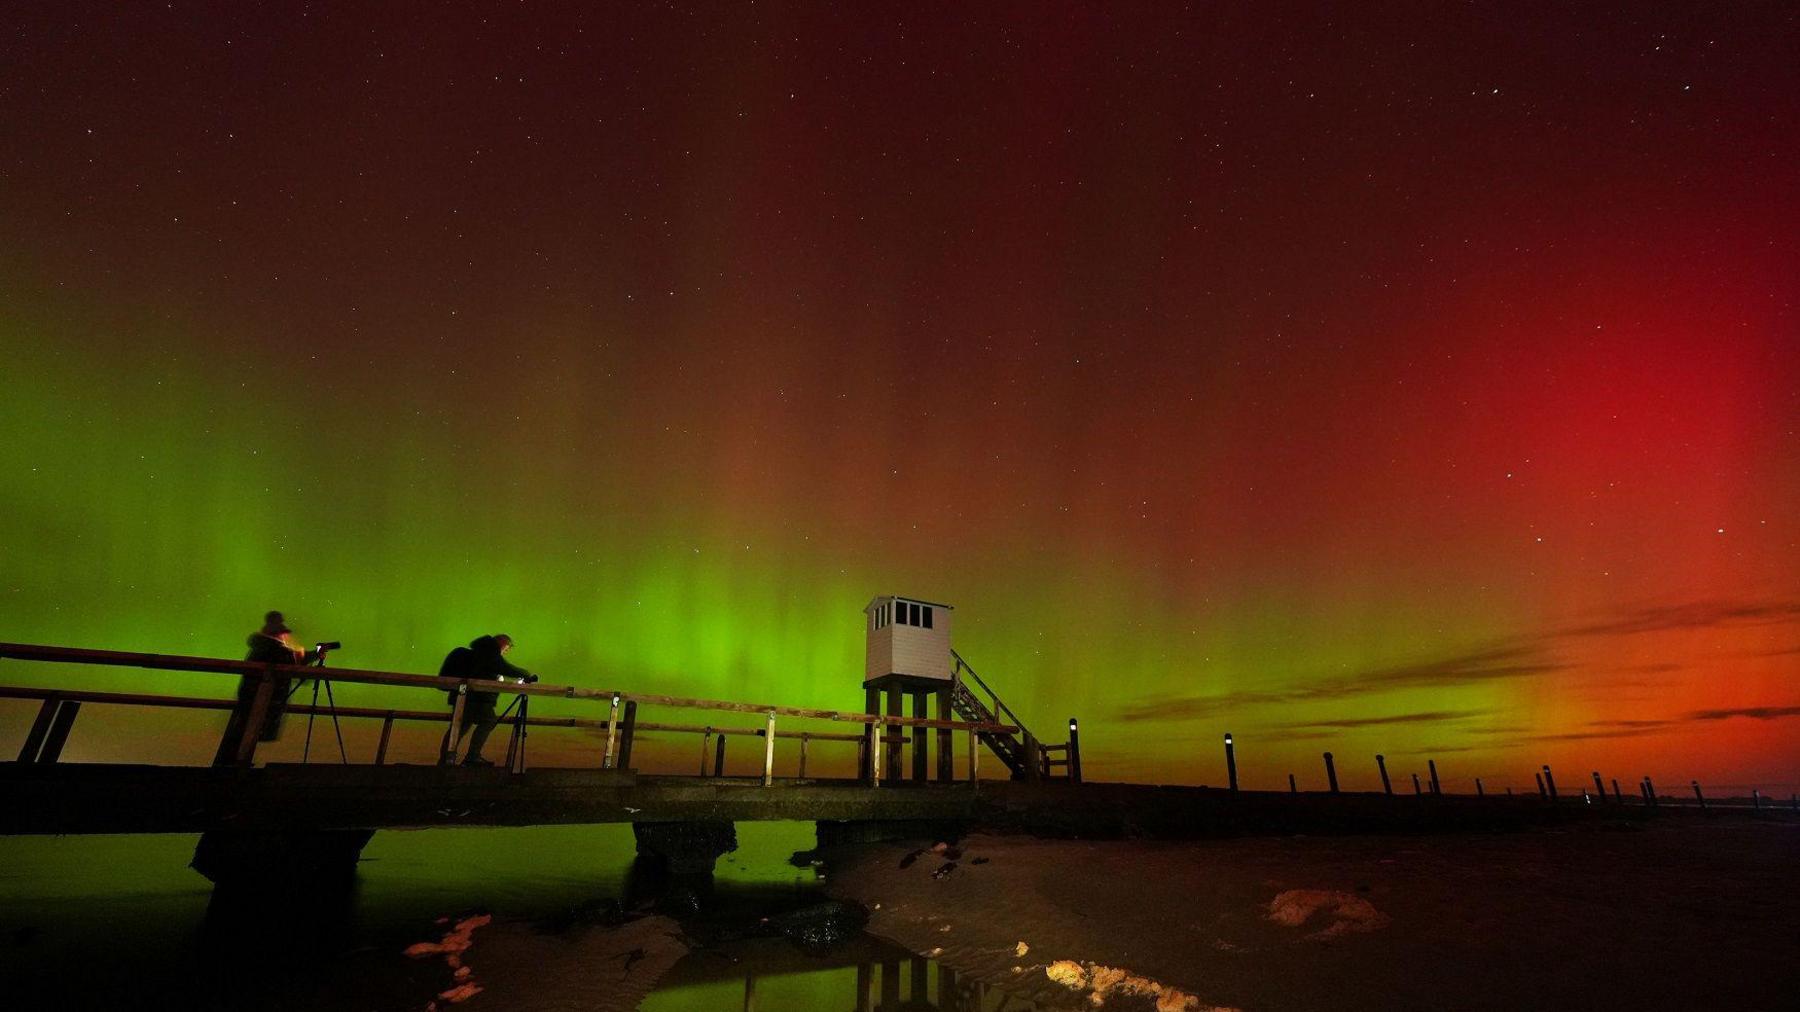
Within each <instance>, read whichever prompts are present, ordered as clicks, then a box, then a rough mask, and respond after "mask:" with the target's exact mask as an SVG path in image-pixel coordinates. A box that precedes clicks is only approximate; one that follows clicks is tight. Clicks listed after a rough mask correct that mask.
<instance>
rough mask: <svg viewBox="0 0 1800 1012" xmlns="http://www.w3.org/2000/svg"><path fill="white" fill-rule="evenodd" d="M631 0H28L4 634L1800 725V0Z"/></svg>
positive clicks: (1155, 710)
mask: <svg viewBox="0 0 1800 1012" xmlns="http://www.w3.org/2000/svg"><path fill="white" fill-rule="evenodd" d="M602 7H603V8H604V9H588V8H586V7H585V6H583V5H570V6H566V7H565V6H558V5H516V4H496V5H491V6H485V5H477V6H470V7H464V8H458V9H456V10H455V11H454V12H450V11H446V10H444V9H441V8H439V7H437V6H436V5H406V4H383V5H375V6H374V7H373V8H371V7H370V6H369V5H358V4H337V3H322V4H305V5H291V6H290V5H266V6H258V5H245V4H226V3H218V4H184V3H177V4H174V5H170V6H167V7H165V6H161V5H158V6H156V7H154V8H151V7H133V8H131V9H129V10H119V9H116V5H113V4H87V3H64V4H57V5H53V6H44V7H38V8H33V9H31V10H15V11H12V12H9V13H7V14H5V15H3V16H0V20H3V22H4V28H5V32H4V35H3V36H0V136H3V137H5V138H7V143H6V144H5V145H4V148H5V151H4V153H0V223H3V225H4V227H3V228H0V363H3V366H0V369H3V375H4V378H5V393H4V396H3V397H0V640H11V641H23V642H40V643H52V644H60V645H71V646H89V647H100V648H110V649H131V650H150V651H162V652H173V653H198V654H207V655H219V656H238V655H239V654H240V653H241V644H242V641H243V637H244V636H245V635H246V634H248V633H249V632H250V631H251V630H252V629H253V628H254V627H255V626H256V624H257V621H258V619H259V617H260V615H261V614H262V612H263V611H264V610H266V609H269V608H280V609H282V610H284V611H285V612H287V614H288V615H289V617H290V619H291V620H292V621H293V623H294V625H295V628H296V630H297V631H298V632H299V634H300V635H301V636H302V637H304V638H307V639H309V640H310V639H315V638H328V639H339V640H342V641H344V642H345V643H346V650H345V651H344V653H343V655H342V658H341V659H342V661H343V663H345V664H346V665H354V666H357V667H366V668H390V669H395V670H405V671H419V672H429V671H435V669H436V665H437V662H438V660H439V658H441V657H442V655H443V653H444V651H445V650H447V649H448V648H449V647H451V646H453V645H456V644H457V643H460V642H465V641H467V640H468V639H469V638H470V637H472V636H474V635H476V634H478V633H484V632H496V631H501V630H504V631H506V632H509V633H511V634H512V635H513V636H514V637H515V638H516V639H517V641H518V643H519V646H518V649H517V651H516V653H515V655H514V658H515V659H516V660H517V661H518V662H519V663H521V664H523V665H524V666H526V667H528V668H531V669H532V670H534V671H537V672H538V673H540V674H541V675H542V676H543V677H544V678H545V679H546V680H547V681H552V682H570V683H574V684H578V685H586V686H594V687H619V688H626V689H637V690H640V691H646V692H665V693H674V694H689V695H703V696H709V697H715V698H728V699H746V700H754V701H766V702H783V703H791V704H795V705H812V706H826V707H836V708H855V707H857V706H859V705H860V686H859V682H860V668H861V656H862V654H861V650H862V645H861V642H860V637H861V635H862V631H861V626H860V614H861V611H860V610H861V608H862V606H863V604H864V603H866V602H867V600H868V599H869V598H870V597H871V596H873V595H875V594H878V593H901V594H907V595H918V596H920V597H923V598H926V599H930V600H938V601H945V602H949V603H951V604H953V605H955V606H956V607H957V609H958V610H957V625H956V635H957V645H958V649H959V650H960V651H961V652H962V653H963V655H964V656H965V657H967V658H968V659H969V661H970V662H971V663H973V664H974V665H975V666H976V667H977V668H978V669H980V670H981V672H982V673H983V674H984V675H985V676H989V677H990V680H991V681H993V682H994V683H995V685H996V687H997V688H998V689H1000V691H1001V692H1002V693H1003V694H1005V695H1006V697H1007V698H1008V701H1009V702H1011V703H1012V705H1013V706H1014V708H1015V709H1017V710H1019V712H1020V713H1021V715H1022V716H1024V717H1025V718H1026V719H1027V720H1028V721H1030V722H1031V723H1033V724H1034V725H1037V726H1041V727H1045V728H1054V727H1055V726H1056V725H1057V724H1058V723H1060V722H1061V721H1062V720H1063V719H1064V718H1065V717H1067V716H1068V715H1071V714H1073V715H1077V716H1080V717H1081V718H1082V720H1083V736H1084V744H1085V746H1086V748H1087V756H1086V759H1085V761H1086V765H1087V767H1088V774H1089V776H1090V777H1096V778H1109V779H1127V778H1129V779H1147V780H1161V781H1169V782H1185V783H1214V784H1217V783H1220V782H1222V779H1223V772H1222V760H1221V757H1220V756H1219V755H1218V754H1217V752H1218V749H1217V743H1218V741H1219V737H1220V735H1221V734H1222V733H1223V732H1224V731H1227V730H1229V731H1232V732H1234V733H1235V734H1236V736H1237V740H1238V743H1239V744H1238V747H1239V762H1240V764H1241V767H1242V769H1243V774H1244V779H1245V783H1246V785H1247V786H1252V787H1275V786H1284V785H1285V774H1286V773H1287V772H1289V771H1290V770H1293V771H1297V772H1298V773H1299V774H1300V776H1301V777H1302V782H1303V783H1305V782H1306V778H1307V777H1309V776H1310V777H1311V778H1312V779H1313V780H1318V779H1322V773H1320V772H1319V770H1318V768H1317V759H1318V753H1319V752H1320V751H1321V750H1323V749H1332V750H1333V751H1335V752H1336V753H1337V755H1338V756H1339V757H1340V758H1339V763H1340V768H1341V769H1342V770H1343V775H1344V779H1345V783H1346V785H1347V786H1349V787H1352V788H1367V787H1369V786H1371V785H1372V784H1373V783H1374V769H1373V764H1372V762H1370V761H1364V760H1363V759H1361V758H1360V757H1362V756H1364V755H1365V754H1373V753H1374V752H1377V751H1380V752H1385V753H1386V754H1387V755H1388V757H1389V759H1390V763H1391V764H1392V766H1393V768H1394V769H1395V770H1396V773H1397V774H1399V775H1401V776H1404V774H1405V772H1407V771H1409V770H1410V769H1413V768H1418V769H1421V770H1422V769H1423V767H1424V763H1425V759H1426V758H1427V757H1433V756H1434V757H1436V758H1437V759H1438V762H1439V765H1440V767H1442V768H1443V770H1444V775H1445V779H1446V786H1447V788H1453V789H1458V790H1463V789H1468V788H1467V785H1468V782H1469V778H1471V777H1473V776H1484V777H1485V778H1487V782H1488V784H1489V785H1490V787H1491V788H1495V789H1497V788H1498V786H1501V785H1505V784H1513V785H1516V786H1524V787H1528V786H1529V785H1530V783H1531V778H1530V773H1531V771H1532V770H1533V769H1535V768H1536V766H1537V765H1538V764H1539V763H1542V762H1549V763H1554V764H1558V765H1559V768H1567V769H1569V770H1570V771H1571V773H1572V774H1573V777H1572V778H1579V777H1580V776H1582V775H1583V774H1585V773H1586V771H1588V770H1589V769H1599V770H1604V771H1607V772H1608V774H1609V775H1617V776H1619V777H1620V779H1621V780H1623V781H1624V782H1625V783H1627V784H1630V783H1632V782H1634V781H1635V780H1636V779H1637V778H1638V777H1639V776H1641V775H1644V774H1649V775H1651V776H1653V777H1656V778H1657V779H1658V781H1659V782H1665V783H1668V784H1670V785H1676V784H1681V783H1685V782H1686V781H1687V779H1688V778H1690V777H1697V778H1700V779H1702V780H1703V781H1707V782H1711V783H1717V784H1720V785H1732V786H1741V787H1742V788H1743V789H1744V790H1746V791H1747V790H1748V788H1749V787H1750V786H1760V787H1761V788H1762V789H1763V790H1764V791H1765V793H1768V792H1778V793H1780V794H1781V795H1783V796H1785V795H1786V794H1787V793H1788V792H1789V791H1792V790H1795V789H1800V784H1797V783H1796V782H1797V781H1800V773H1797V772H1796V764H1797V763H1800V684H1796V682H1797V676H1800V433H1797V426H1800V327H1797V322H1796V309H1795V302H1796V298H1797V296H1800V281H1797V280H1796V279H1800V245H1797V241H1796V236H1800V230H1797V229H1796V227H1795V225H1796V223H1797V222H1800V205H1797V202H1796V179H1797V178H1800V177H1797V175H1796V173H1795V170H1794V166H1795V165H1796V164H1797V163H1800V133H1797V132H1796V131H1795V129H1794V122H1795V115H1796V112H1800V109H1797V108H1796V107H1797V104H1800V103H1797V100H1796V96H1797V94H1800V90H1797V88H1796V85H1797V84H1800V81H1797V80H1796V78H1797V77H1800V72H1797V71H1796V69H1795V63H1794V60H1793V54H1794V53H1795V52H1796V49H1797V47H1796V42H1797V41H1800V37H1797V36H1800V33H1797V31H1796V15H1795V12H1794V11H1793V10H1792V9H1791V8H1785V7H1782V6H1779V5H1729V6H1728V5H1688V4H1667V5H1654V6H1645V7H1623V8H1618V9H1608V8H1602V7H1598V6H1589V5H1582V6H1572V7H1569V8H1560V7H1545V6H1539V5H1512V4H1474V5H1464V6H1457V7H1450V6H1436V5H1409V4H1399V5H1370V6H1368V7H1365V6H1363V5H1358V6H1357V7H1355V8H1350V9H1345V10H1341V11H1339V12H1337V13H1336V14H1322V13H1320V12H1319V11H1318V10H1316V9H1315V8H1314V7H1313V6H1311V5H1261V4H1258V5H1254V6H1251V5H1241V6H1240V5H1223V6H1210V5H1206V6H1199V7H1197V8H1194V9H1180V8H1177V7H1175V6H1173V5H1168V6H1166V7H1161V8H1156V9H1152V5H1131V6H1129V7H1127V8H1118V9H1114V10H1111V11H1108V10H1107V9H1105V8H1104V7H1101V6H1098V5H1096V6H1092V7H1090V6H1087V5H1038V4H1025V5H1010V6H1002V5H996V6H980V7H976V8H974V9H968V8H965V7H962V6H955V7H950V6H946V7H920V6H918V5H897V6H892V7H876V6H870V5H846V6H845V7H844V8H843V9H839V10H828V9H825V8H823V7H820V6H815V5H786V4H775V5H755V6H732V7H727V6H725V5H710V4H701V5H693V6H677V7H675V8H669V7H661V6H659V7H655V8H648V7H646V8H643V9H637V8H636V7H635V5H602ZM614 8H617V9H614ZM0 673H4V675H5V678H4V681H6V682H27V683H33V684H40V683H42V682H43V681H45V680H48V679H53V678H70V679H76V678H78V679H79V681H80V684H82V685H85V686H89V687H94V688H106V689H121V690H125V689H129V690H132V691H161V692H209V693H214V694H220V695H223V694H225V693H226V692H227V687H226V686H225V685H223V684H221V683H220V682H219V680H217V679H212V678H206V677H202V676H192V677H187V676H179V675H170V674H149V673H142V672H129V671H83V672H66V671H61V672H59V671H50V670H45V669H33V668H29V667H26V666H23V665H14V664H5V665H0ZM344 696H348V697H350V698H349V700H348V701H350V702H357V703H367V702H369V701H371V700H381V701H383V702H382V705H431V704H424V703H421V702H419V701H417V700H413V699H411V698H407V697H403V696H384V695H382V694H381V693H376V692H370V691H367V690H364V691H361V692H357V691H356V690H354V689H348V688H347V689H343V690H341V691H340V697H344ZM341 701H343V700H342V699H341ZM31 714H32V709H31V708H30V707H29V706H27V705H25V704H22V703H5V704H3V705H0V737H4V739H5V741H7V742H11V741H15V740H16V739H17V737H18V736H19V735H21V734H22V733H23V728H24V727H25V726H26V725H27V724H28V722H29V720H30V718H31ZM218 725H222V718H212V717H205V718H202V717H196V716H193V715H166V716H156V717H145V716H144V715H141V714H139V715H127V714H124V713H107V714H104V715H102V714H98V713H96V714H94V715H92V716H89V715H84V716H83V718H82V723H81V724H80V725H79V726H78V729H77V731H76V734H75V737H74V738H73V739H72V740H71V743H70V757H71V758H77V759H79V758H96V759H97V758H110V759H125V758H138V757H141V756H142V755H143V752H144V750H145V749H147V748H148V747H149V746H151V745H153V744H155V743H156V742H157V741H158V740H159V739H162V738H174V739H180V740H182V741H183V742H185V744H186V746H191V747H192V748H193V749H194V750H196V751H198V752H201V753H205V752H210V748H211V739H210V738H209V735H213V734H216V730H215V729H214V728H215V727H216V726H218ZM184 736H185V737H184ZM546 738H548V736H546ZM6 747H8V748H11V747H13V746H11V745H7V746H6ZM546 747H548V746H546ZM683 747H684V748H685V746H683ZM1352 756H1355V757H1359V758H1357V759H1356V760H1355V761H1354V762H1352V761H1351V759H1350V758H1349V757H1352ZM1365 767H1366V768H1365Z"/></svg>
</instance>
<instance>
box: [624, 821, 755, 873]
mask: <svg viewBox="0 0 1800 1012" xmlns="http://www.w3.org/2000/svg"><path fill="white" fill-rule="evenodd" d="M631 831H632V834H633V835H634V836H636V837H637V852H638V856H640V857H646V858H649V859H651V860H653V861H656V862H658V863H660V864H661V865H663V867H664V868H666V869H667V870H668V872H669V874H671V875H678V876H681V875H711V874H712V871H713V863H714V862H716V861H717V860H718V859H719V855H720V854H729V853H731V852H732V851H734V850H736V849H737V826H736V825H735V824H733V823H730V822H724V821H715V820H700V821H695V822H634V823H632V824H631Z"/></svg>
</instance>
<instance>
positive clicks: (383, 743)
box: [375, 710, 394, 766]
mask: <svg viewBox="0 0 1800 1012" xmlns="http://www.w3.org/2000/svg"><path fill="white" fill-rule="evenodd" d="M393 736H394V711H392V710H389V711H388V712H387V716H386V717H384V718H382V721H381V740H380V741H377V742H376V743H375V765H377V766H381V765H384V764H386V763H387V750H388V739H390V738H392V737H393Z"/></svg>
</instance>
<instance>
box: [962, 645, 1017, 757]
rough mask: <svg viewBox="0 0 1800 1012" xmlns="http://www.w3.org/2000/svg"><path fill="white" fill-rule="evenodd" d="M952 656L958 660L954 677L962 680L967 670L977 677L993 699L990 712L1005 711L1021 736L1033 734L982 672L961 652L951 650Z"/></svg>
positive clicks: (978, 681) (978, 683) (1000, 712)
mask: <svg viewBox="0 0 1800 1012" xmlns="http://www.w3.org/2000/svg"><path fill="white" fill-rule="evenodd" d="M950 656H951V657H952V658H954V659H955V660H956V671H955V673H954V674H953V675H952V678H954V679H955V680H957V681H961V678H962V673H963V672H965V671H966V672H968V673H969V677H970V678H973V679H975V684H976V685H979V686H981V688H982V691H984V692H986V693H987V694H988V699H990V700H992V701H993V707H992V708H991V709H990V710H989V711H988V712H990V713H993V714H996V715H998V714H1002V713H1004V714H1006V715H1007V716H1008V717H1011V718H1012V720H1011V721H1010V722H1009V723H1012V724H1014V725H1016V726H1017V727H1018V729H1019V736H1020V737H1021V738H1023V737H1026V736H1028V735H1031V732H1030V731H1028V730H1026V728H1025V722H1024V721H1022V720H1020V719H1019V715H1018V714H1016V713H1014V712H1012V707H1010V706H1007V705H1006V703H1004V702H1003V701H1001V699H1000V694H999V693H997V692H995V691H994V689H993V687H992V686H990V685H988V683H987V682H985V681H982V678H981V675H980V673H979V672H977V671H976V670H975V669H974V668H972V667H970V666H969V662H968V661H965V660H963V659H962V655H961V654H959V653H957V652H956V651H955V650H952V651H950ZM976 702H980V699H979V698H977V699H976ZM1033 737H1035V736H1033Z"/></svg>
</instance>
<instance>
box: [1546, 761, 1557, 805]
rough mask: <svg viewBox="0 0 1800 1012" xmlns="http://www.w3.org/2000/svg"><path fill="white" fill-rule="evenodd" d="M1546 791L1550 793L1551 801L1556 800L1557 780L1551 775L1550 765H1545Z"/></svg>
mask: <svg viewBox="0 0 1800 1012" xmlns="http://www.w3.org/2000/svg"><path fill="white" fill-rule="evenodd" d="M1544 789H1545V790H1546V791H1549V792H1550V800H1551V801H1555V800H1556V778H1555V777H1554V776H1551V775H1550V764H1549V763H1545V764H1544Z"/></svg>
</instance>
